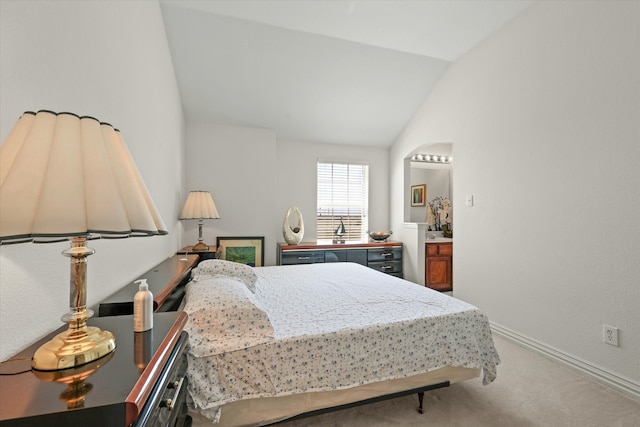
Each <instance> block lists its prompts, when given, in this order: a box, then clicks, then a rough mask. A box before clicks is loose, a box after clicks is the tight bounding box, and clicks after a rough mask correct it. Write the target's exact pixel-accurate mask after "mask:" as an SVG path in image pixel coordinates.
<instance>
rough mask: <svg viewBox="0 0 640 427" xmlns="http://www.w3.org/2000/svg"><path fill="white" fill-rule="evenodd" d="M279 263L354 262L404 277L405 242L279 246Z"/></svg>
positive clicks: (282, 244)
mask: <svg viewBox="0 0 640 427" xmlns="http://www.w3.org/2000/svg"><path fill="white" fill-rule="evenodd" d="M277 251H278V254H277V264H278V265H293V264H315V263H327V262H355V263H358V264H362V265H364V266H367V267H370V268H374V269H376V270H378V271H382V272H383V273H387V274H392V275H394V276H398V277H402V243H400V242H370V243H340V244H317V243H300V244H299V245H287V244H286V243H278V248H277Z"/></svg>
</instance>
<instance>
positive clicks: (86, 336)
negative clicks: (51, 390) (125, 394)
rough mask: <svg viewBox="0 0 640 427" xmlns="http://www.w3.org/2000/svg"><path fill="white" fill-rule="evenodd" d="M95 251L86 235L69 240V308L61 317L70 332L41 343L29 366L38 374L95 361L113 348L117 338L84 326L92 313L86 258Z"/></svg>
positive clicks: (66, 252)
mask: <svg viewBox="0 0 640 427" xmlns="http://www.w3.org/2000/svg"><path fill="white" fill-rule="evenodd" d="M93 253H94V250H93V249H91V248H88V247H87V246H86V236H80V237H74V238H72V239H71V247H70V248H69V249H67V250H65V251H63V252H62V254H63V255H64V256H67V257H69V258H70V261H71V279H70V281H69V283H70V285H71V289H70V293H69V306H70V308H71V310H70V311H69V312H68V313H67V314H65V315H64V316H62V321H63V322H66V323H68V324H69V329H67V330H66V331H64V332H61V333H59V334H58V335H56V336H55V337H53V339H52V340H51V341H49V342H46V343H44V344H43V345H42V346H41V347H40V348H38V350H37V351H36V353H35V354H34V355H33V360H32V362H31V367H32V368H33V369H34V370H37V371H59V370H62V369H72V368H77V367H79V366H83V365H86V364H87V363H90V362H94V361H96V360H98V359H100V358H102V357H104V356H106V355H108V354H109V353H111V352H112V351H113V350H115V348H116V339H115V337H114V336H113V334H112V333H111V332H109V331H103V330H101V329H100V328H96V327H95V326H87V320H88V319H89V318H90V317H91V316H93V311H91V310H90V309H88V308H87V257H88V256H89V255H91V254H93Z"/></svg>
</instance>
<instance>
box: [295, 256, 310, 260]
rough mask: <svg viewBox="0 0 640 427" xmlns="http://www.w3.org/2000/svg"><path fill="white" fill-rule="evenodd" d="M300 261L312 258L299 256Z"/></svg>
mask: <svg viewBox="0 0 640 427" xmlns="http://www.w3.org/2000/svg"><path fill="white" fill-rule="evenodd" d="M298 259H300V260H303V259H311V257H310V256H299V257H298Z"/></svg>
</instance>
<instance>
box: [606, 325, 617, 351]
mask: <svg viewBox="0 0 640 427" xmlns="http://www.w3.org/2000/svg"><path fill="white" fill-rule="evenodd" d="M602 341H604V343H605V344H609V345H612V346H615V347H618V328H614V327H613V326H609V325H602Z"/></svg>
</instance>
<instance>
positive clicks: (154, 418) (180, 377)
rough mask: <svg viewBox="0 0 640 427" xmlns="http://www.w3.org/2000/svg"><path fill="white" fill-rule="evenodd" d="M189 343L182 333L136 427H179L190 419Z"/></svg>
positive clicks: (186, 336)
mask: <svg viewBox="0 0 640 427" xmlns="http://www.w3.org/2000/svg"><path fill="white" fill-rule="evenodd" d="M187 342H188V335H187V333H186V332H182V333H181V335H180V339H179V340H178V342H177V344H176V346H175V348H174V349H173V351H172V352H171V356H170V358H169V360H168V361H167V364H166V366H165V367H164V369H163V370H162V373H161V374H160V378H159V379H158V383H157V384H156V385H155V387H154V388H153V391H152V392H151V395H150V396H149V398H148V399H147V403H146V404H145V406H144V407H143V408H142V411H141V412H140V415H139V416H138V418H137V419H136V421H135V422H134V423H133V427H142V426H144V427H160V426H175V425H177V421H178V420H179V421H180V425H182V423H183V420H185V419H186V416H187V403H186V397H187V377H186V373H187V354H186V352H185V348H186V346H187Z"/></svg>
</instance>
